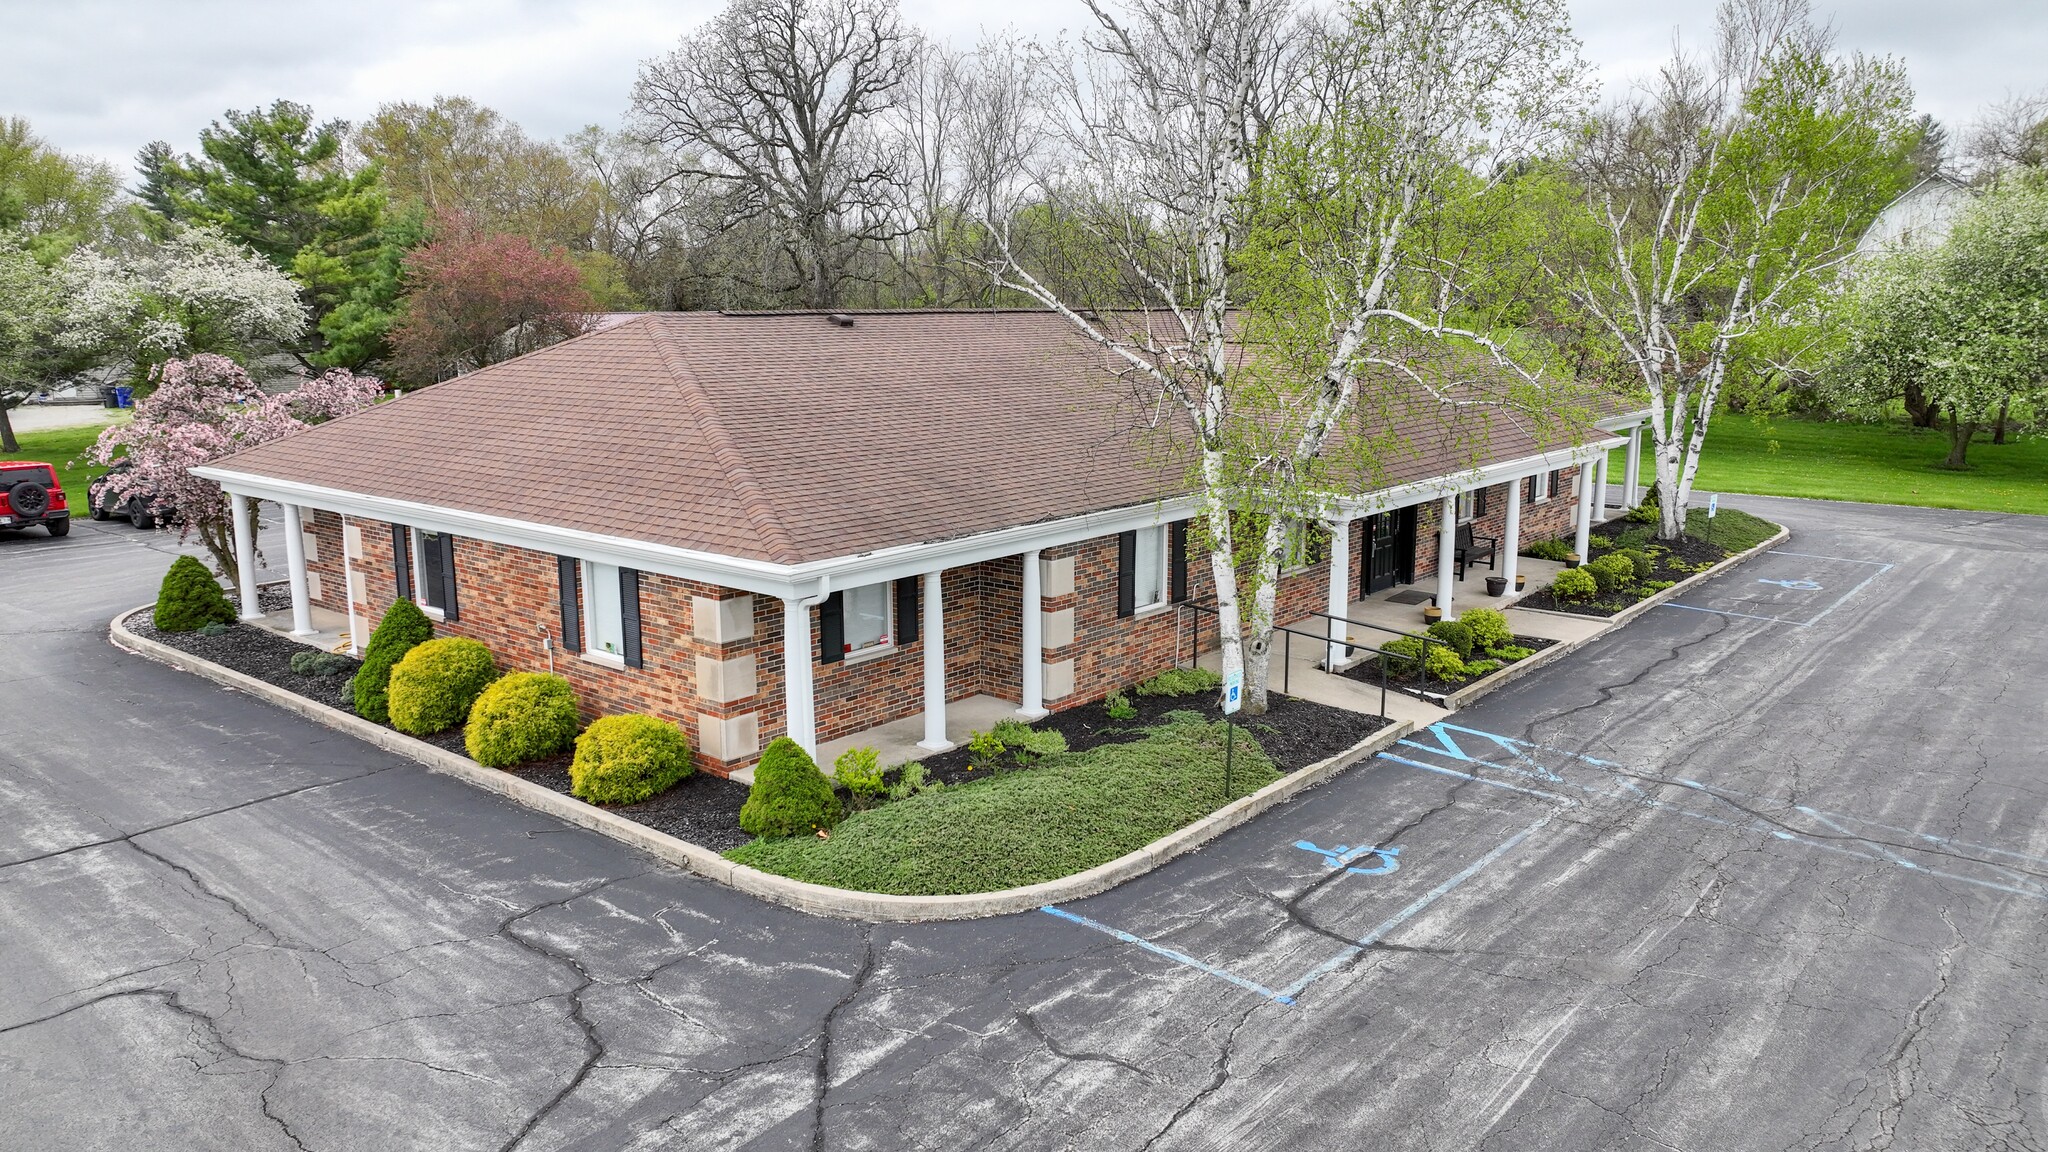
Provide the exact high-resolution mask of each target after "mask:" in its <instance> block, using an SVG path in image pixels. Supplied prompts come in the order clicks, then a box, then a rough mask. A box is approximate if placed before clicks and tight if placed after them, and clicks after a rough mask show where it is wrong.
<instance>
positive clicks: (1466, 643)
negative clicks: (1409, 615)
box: [1428, 620, 1473, 660]
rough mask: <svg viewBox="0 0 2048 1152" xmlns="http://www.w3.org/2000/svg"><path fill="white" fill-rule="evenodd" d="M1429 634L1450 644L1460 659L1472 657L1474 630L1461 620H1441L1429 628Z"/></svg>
mask: <svg viewBox="0 0 2048 1152" xmlns="http://www.w3.org/2000/svg"><path fill="white" fill-rule="evenodd" d="M1428 631H1429V634H1430V635H1431V636H1434V637H1436V638H1437V639H1438V640H1441V641H1443V642H1444V643H1446V644H1449V645H1450V646H1451V648H1452V650H1454V651H1455V652H1457V654H1458V659H1460V660H1463V659H1464V658H1465V657H1467V656H1470V655H1472V642H1473V635H1472V629H1470V628H1468V627H1466V626H1465V624H1464V622H1463V621H1460V620H1439V621H1437V622H1436V623H1434V624H1431V625H1430V626H1429V629H1428Z"/></svg>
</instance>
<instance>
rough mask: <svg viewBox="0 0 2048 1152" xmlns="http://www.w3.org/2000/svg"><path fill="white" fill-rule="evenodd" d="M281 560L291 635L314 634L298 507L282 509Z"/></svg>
mask: <svg viewBox="0 0 2048 1152" xmlns="http://www.w3.org/2000/svg"><path fill="white" fill-rule="evenodd" d="M284 560H285V565H286V566H287V567H288V568H289V569H290V571H291V577H292V580H291V584H292V635H294V636H311V635H312V634H313V598H312V596H311V595H310V594H309V593H308V592H307V591H306V529H305V525H304V524H303V523H302V522H301V521H300V519H299V506H298V505H297V504H287V505H285V506H284Z"/></svg>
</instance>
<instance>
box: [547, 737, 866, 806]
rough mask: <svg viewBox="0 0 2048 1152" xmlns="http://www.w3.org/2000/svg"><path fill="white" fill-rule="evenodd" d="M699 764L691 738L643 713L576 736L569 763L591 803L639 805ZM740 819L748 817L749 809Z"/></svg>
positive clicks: (579, 794) (576, 787)
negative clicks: (693, 757) (692, 754)
mask: <svg viewBox="0 0 2048 1152" xmlns="http://www.w3.org/2000/svg"><path fill="white" fill-rule="evenodd" d="M776 743H777V744H783V743H788V741H787V740H786V739H784V740H778V741H776ZM770 747H771V748H772V747H773V745H770ZM798 751H802V749H798ZM808 762H809V760H808V757H807V758H806V763H808ZM693 768H694V765H692V764H691V763H690V740H689V738H688V737H687V736H684V735H683V732H682V729H680V728H677V727H676V726H675V725H674V724H671V723H669V722H668V721H666V720H663V719H662V718H661V717H659V716H643V715H641V714H639V713H637V712H629V713H627V714H625V715H623V716H606V717H604V718H603V719H601V720H597V721H595V722H593V723H592V724H591V725H590V727H588V728H585V729H584V730H583V735H581V736H578V737H577V738H576V758H575V759H574V760H572V761H570V762H569V791H570V792H571V793H572V794H573V795H575V797H576V798H577V799H579V800H583V801H586V802H588V803H591V804H638V803H639V802H640V801H642V800H646V799H649V798H651V797H654V796H659V795H660V794H662V793H663V792H666V791H668V790H669V789H670V788H672V787H674V786H675V784H676V782H677V781H679V780H681V779H683V777H685V776H688V775H689V774H690V772H691V771H692V769H693ZM811 773H812V774H813V775H815V776H817V777H818V783H819V785H820V786H822V787H823V788H824V789H825V793H826V794H827V795H830V794H831V792H832V786H831V785H829V784H826V783H825V777H824V775H823V774H822V773H820V772H819V771H818V769H817V767H816V766H815V765H813V766H812V767H811ZM757 787H758V785H757ZM749 802H750V803H751V801H749ZM833 803H834V804H837V803H838V801H837V800H834V801H833ZM740 821H741V823H745V822H746V814H745V813H744V812H742V813H741V815H740Z"/></svg>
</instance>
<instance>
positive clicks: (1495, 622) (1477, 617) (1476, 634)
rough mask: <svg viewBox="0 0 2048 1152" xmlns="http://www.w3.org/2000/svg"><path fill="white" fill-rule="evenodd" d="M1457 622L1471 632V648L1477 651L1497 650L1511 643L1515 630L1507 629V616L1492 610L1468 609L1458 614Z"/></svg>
mask: <svg viewBox="0 0 2048 1152" xmlns="http://www.w3.org/2000/svg"><path fill="white" fill-rule="evenodd" d="M1458 622H1459V623H1461V624H1463V625H1464V626H1465V627H1466V628H1468V629H1470V630H1471V632H1472V647H1473V648H1474V649H1476V650H1478V651H1481V652H1483V651H1485V650H1487V649H1489V648H1498V647H1500V646H1501V645H1503V644H1509V643H1512V642H1513V641H1514V639H1515V630H1514V629H1512V628H1510V627H1508V618H1507V615H1506V614H1505V613H1503V612H1501V611H1499V610H1498V609H1494V608H1468V609H1466V610H1465V611H1463V612H1460V613H1458Z"/></svg>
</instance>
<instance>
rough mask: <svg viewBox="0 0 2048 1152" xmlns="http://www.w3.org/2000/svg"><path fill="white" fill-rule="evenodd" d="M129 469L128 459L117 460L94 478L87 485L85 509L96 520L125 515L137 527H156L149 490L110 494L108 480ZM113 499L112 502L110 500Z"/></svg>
mask: <svg viewBox="0 0 2048 1152" xmlns="http://www.w3.org/2000/svg"><path fill="white" fill-rule="evenodd" d="M127 470H128V461H126V460H116V461H114V463H113V465H112V466H111V467H109V468H108V469H107V470H106V471H105V472H102V473H100V474H99V475H97V476H95V477H93V478H92V482H91V483H89V484H87V485H86V486H85V510H86V511H87V512H88V513H90V514H91V516H92V518H93V519H95V520H111V519H113V518H114V517H116V516H125V517H127V519H128V522H129V523H130V524H133V525H135V526H136V527H137V528H154V527H156V521H157V517H156V513H154V512H152V511H150V507H149V506H150V503H151V500H150V496H149V494H148V493H147V492H134V493H130V494H129V495H128V496H126V497H124V498H117V497H113V496H110V495H108V493H107V481H108V480H109V479H111V478H112V477H114V476H115V475H117V474H119V473H122V472H126V471H127ZM110 501H111V502H110Z"/></svg>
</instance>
